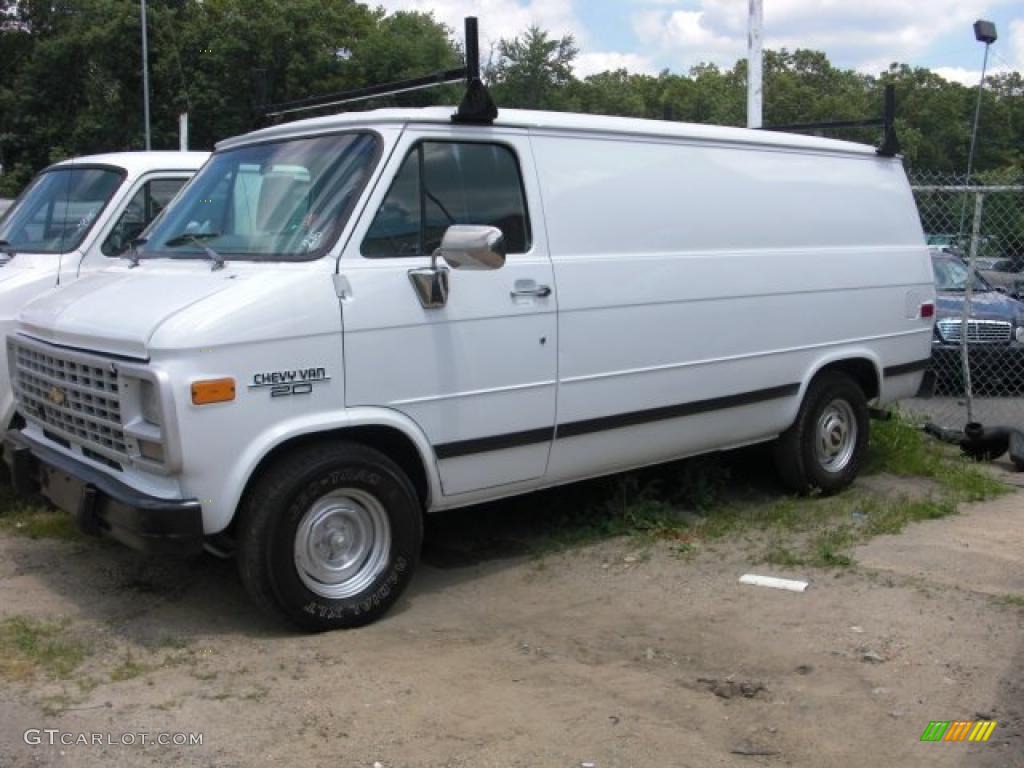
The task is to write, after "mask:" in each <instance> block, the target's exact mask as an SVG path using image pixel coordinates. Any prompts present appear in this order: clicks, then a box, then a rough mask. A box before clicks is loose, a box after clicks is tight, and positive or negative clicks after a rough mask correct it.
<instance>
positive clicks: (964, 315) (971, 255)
mask: <svg viewBox="0 0 1024 768" xmlns="http://www.w3.org/2000/svg"><path fill="white" fill-rule="evenodd" d="M997 38H998V35H997V34H996V25H995V24H993V23H992V22H991V21H985V20H984V19H978V20H977V21H976V22H974V39H975V40H977V41H978V42H979V43H984V44H985V58H984V60H983V61H982V64H981V80H980V81H979V82H978V100H977V102H975V105H974V124H973V125H972V126H971V147H970V149H969V150H968V151H967V176H966V177H965V178H964V187H965V188H967V187H970V184H971V172H972V171H973V170H974V148H975V145H976V144H977V140H978V122H979V120H980V118H981V94H982V91H984V90H985V70H986V69H987V68H988V48H989V46H990V45H992V43H994V42H995V41H996V39H997ZM984 200H985V198H984V196H983V195H982V194H981V193H980V192H978V193H977V194H976V195H975V197H974V224H973V226H972V228H971V246H970V249H969V250H968V253H967V284H966V285H965V286H964V305H963V311H962V312H961V315H960V361H961V364H962V366H963V376H964V399H965V400H966V402H967V422H968V423H972V422H973V421H974V393H973V391H972V387H971V364H970V352H969V347H968V345H967V342H968V338H967V337H968V336H969V335H970V317H971V293H972V290H973V288H974V262H975V259H976V258H977V256H978V237H979V235H980V233H981V216H982V206H983V205H984V204H985V203H984ZM966 214H967V197H966V194H965V197H964V203H963V205H962V206H961V207H960V231H959V233H958V234H959V239H960V240H961V242H962V241H963V233H964V218H965V216H966Z"/></svg>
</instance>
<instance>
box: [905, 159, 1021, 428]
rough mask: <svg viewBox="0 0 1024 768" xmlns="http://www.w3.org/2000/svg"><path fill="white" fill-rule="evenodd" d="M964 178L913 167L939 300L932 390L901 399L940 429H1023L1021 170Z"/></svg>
mask: <svg viewBox="0 0 1024 768" xmlns="http://www.w3.org/2000/svg"><path fill="white" fill-rule="evenodd" d="M964 182H965V179H964V177H963V176H959V175H955V174H937V173H912V174H911V184H912V186H913V189H914V197H915V199H916V201H917V207H918V212H919V214H920V216H921V224H922V225H923V227H924V231H925V234H926V235H927V237H928V244H929V245H930V246H932V264H933V267H934V272H935V285H936V291H937V293H938V301H937V306H936V323H935V335H934V337H933V340H932V366H931V377H932V381H933V382H934V388H933V393H932V395H931V397H917V398H914V399H912V400H909V401H906V402H905V403H903V407H904V409H905V410H909V411H911V412H914V413H919V414H921V415H923V416H924V417H925V418H927V419H928V420H929V421H930V422H932V423H933V424H935V425H937V426H940V427H943V428H946V429H962V428H963V426H964V425H965V424H966V423H967V422H968V421H978V422H981V423H983V424H985V425H986V426H1007V427H1017V428H1024V174H1021V173H1015V174H1011V173H1004V174H992V173H981V174H976V175H975V176H974V177H973V178H972V180H971V183H970V184H969V185H968V184H965V183H964ZM965 328H966V332H965V330H964V329H965Z"/></svg>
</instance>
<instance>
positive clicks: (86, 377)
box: [10, 340, 129, 463]
mask: <svg viewBox="0 0 1024 768" xmlns="http://www.w3.org/2000/svg"><path fill="white" fill-rule="evenodd" d="M10 344H11V354H10V363H11V367H12V370H11V380H12V384H13V386H14V395H15V397H16V398H17V400H18V405H19V406H20V410H21V411H22V415H23V416H24V417H25V418H27V419H29V420H31V421H35V422H36V423H38V424H39V425H40V426H41V427H42V428H43V430H44V431H46V432H54V433H56V434H57V435H58V436H60V437H62V438H64V439H66V440H68V441H70V442H72V443H76V444H78V445H80V446H82V448H83V450H87V451H89V452H90V453H91V452H95V453H96V454H98V455H100V456H103V457H104V458H105V459H107V460H113V461H115V462H118V463H120V462H126V461H128V458H129V454H128V444H127V442H126V439H125V434H124V427H123V424H122V419H121V395H120V387H119V384H118V377H117V370H116V369H115V368H114V367H113V366H112V365H111V364H110V362H109V361H106V360H104V359H103V358H99V357H92V356H89V355H81V354H78V353H72V352H68V351H65V350H62V349H58V348H54V347H49V346H42V345H34V344H33V345H29V344H25V343H22V342H20V341H16V340H11V341H10Z"/></svg>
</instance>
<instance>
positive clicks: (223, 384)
mask: <svg viewBox="0 0 1024 768" xmlns="http://www.w3.org/2000/svg"><path fill="white" fill-rule="evenodd" d="M234 399H235V380H234V379H206V380H204V381H193V382H192V403H193V404H194V405H208V404H209V403H228V402H231V401H232V400H234Z"/></svg>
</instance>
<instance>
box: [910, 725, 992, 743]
mask: <svg viewBox="0 0 1024 768" xmlns="http://www.w3.org/2000/svg"><path fill="white" fill-rule="evenodd" d="M995 729H996V721H995V720H978V721H974V720H932V721H931V722H930V723H928V727H927V728H925V729H924V733H922V734H921V741H988V737H989V736H991V735H992V731H994V730H995Z"/></svg>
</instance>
